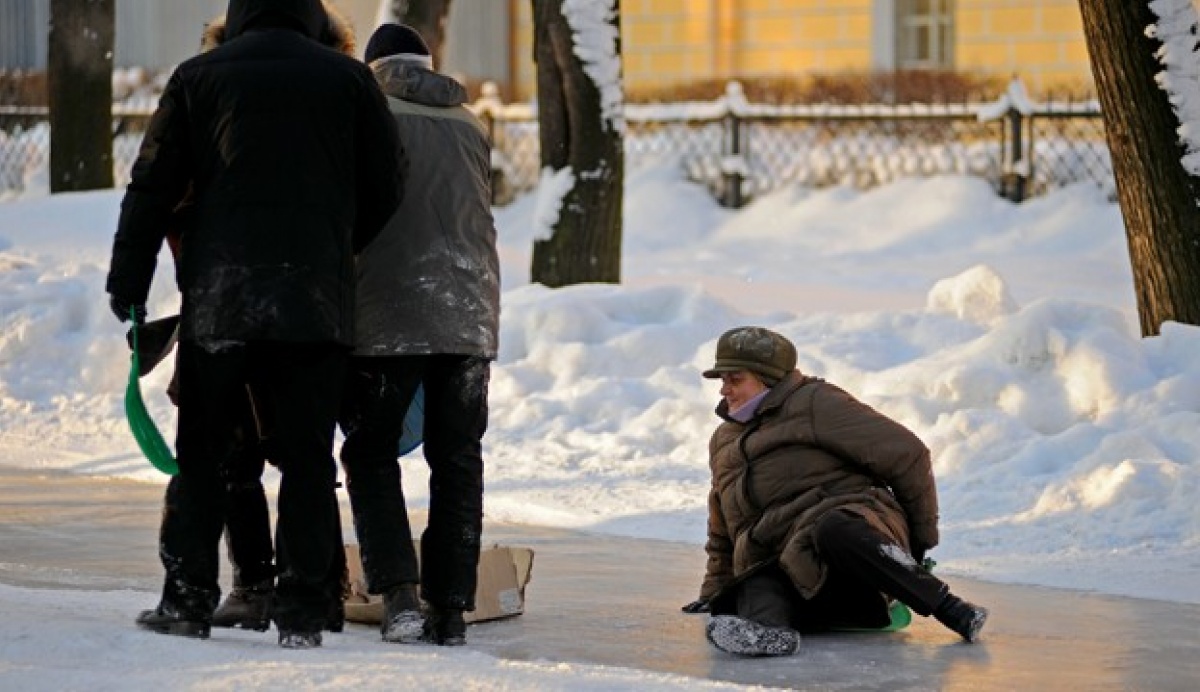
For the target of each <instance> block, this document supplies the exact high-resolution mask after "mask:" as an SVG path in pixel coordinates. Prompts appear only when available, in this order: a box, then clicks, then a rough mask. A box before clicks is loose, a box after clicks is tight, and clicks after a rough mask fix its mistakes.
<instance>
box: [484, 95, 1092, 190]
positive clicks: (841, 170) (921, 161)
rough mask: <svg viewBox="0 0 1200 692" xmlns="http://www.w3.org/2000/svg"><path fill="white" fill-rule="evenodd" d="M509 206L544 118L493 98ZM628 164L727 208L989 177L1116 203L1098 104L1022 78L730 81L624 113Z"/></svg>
mask: <svg viewBox="0 0 1200 692" xmlns="http://www.w3.org/2000/svg"><path fill="white" fill-rule="evenodd" d="M475 110H476V112H477V113H479V114H480V115H481V116H482V117H483V118H484V121H485V122H486V123H487V124H488V126H489V128H490V129H491V132H492V139H493V142H494V143H495V152H496V153H495V167H496V168H497V173H498V181H499V184H498V185H497V186H496V194H497V195H498V196H499V198H500V201H505V200H507V199H508V198H510V197H511V196H512V195H515V194H518V193H521V192H525V191H528V190H531V189H533V188H534V187H535V186H536V185H537V182H538V178H539V176H540V170H539V167H540V165H541V163H540V159H539V155H538V137H537V115H536V112H535V111H534V109H533V108H532V107H530V106H528V105H505V104H502V103H500V102H499V101H498V100H497V99H495V98H494V97H490V96H488V95H485V96H484V98H482V99H480V100H479V101H477V102H476V103H475ZM625 121H626V126H627V128H626V136H625V156H626V165H627V167H636V166H638V165H640V164H642V163H644V162H646V161H648V160H653V159H663V158H671V159H675V160H677V161H678V162H679V164H680V165H681V166H682V167H683V168H684V170H685V171H686V172H687V174H688V177H689V178H690V179H692V180H694V181H696V182H699V183H702V184H704V185H706V186H707V187H708V188H709V189H710V190H711V191H712V193H713V194H714V195H715V196H716V197H717V198H718V199H719V200H720V201H721V202H722V204H725V205H726V206H731V207H738V206H741V205H743V204H744V203H746V202H747V201H748V200H750V199H752V198H754V197H757V196H760V195H762V194H763V193H765V192H769V191H770V190H773V189H776V188H778V187H781V186H784V185H805V186H811V187H828V186H831V185H853V186H855V187H859V188H868V187H873V186H876V185H881V184H884V183H887V182H889V181H892V180H896V179H898V178H902V177H910V176H933V175H943V174H964V175H973V176H977V177H981V178H984V179H985V180H987V181H988V182H989V183H991V184H992V186H993V187H994V188H995V189H996V192H997V193H998V194H1000V195H1002V196H1004V197H1006V198H1008V199H1012V200H1015V201H1020V200H1023V199H1025V198H1027V197H1030V196H1036V195H1041V194H1045V193H1046V192H1047V191H1049V190H1053V189H1056V188H1060V187H1064V186H1067V185H1072V184H1075V183H1079V182H1090V183H1093V184H1095V185H1097V186H1099V187H1100V188H1101V189H1103V190H1104V191H1105V192H1106V193H1107V194H1108V195H1109V196H1110V197H1112V196H1114V195H1115V186H1114V181H1113V176H1112V165H1111V162H1110V160H1109V155H1108V144H1107V141H1106V139H1105V133H1104V123H1103V119H1102V117H1101V114H1100V108H1099V105H1098V104H1096V103H1095V102H1084V103H1079V102H1069V103H1045V104H1038V103H1034V102H1032V101H1031V100H1030V99H1029V98H1028V97H1027V96H1026V95H1025V91H1024V89H1023V87H1022V86H1021V85H1020V83H1019V82H1014V83H1013V84H1012V85H1010V87H1009V89H1008V91H1007V92H1006V93H1004V94H1002V95H1001V96H1000V97H999V98H998V99H997V100H995V101H992V102H989V103H979V104H910V105H863V106H823V105H813V106H774V105H763V104H753V103H749V102H747V101H746V99H745V97H744V96H743V94H742V91H741V87H740V85H738V84H737V83H736V82H732V83H730V85H729V87H728V89H727V90H726V93H725V95H724V96H723V97H721V98H719V99H716V100H714V101H709V102H696V103H679V104H662V105H635V104H629V105H626V107H625Z"/></svg>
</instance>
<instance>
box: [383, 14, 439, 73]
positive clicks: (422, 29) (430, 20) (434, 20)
mask: <svg viewBox="0 0 1200 692" xmlns="http://www.w3.org/2000/svg"><path fill="white" fill-rule="evenodd" d="M451 2H452V0H394V3H393V8H394V9H393V11H394V12H395V14H396V21H397V22H399V23H401V24H407V25H409V26H411V27H412V28H414V29H416V30H417V33H419V34H421V38H423V39H425V43H427V44H429V54H430V55H432V56H433V65H434V67H435V68H437V69H441V67H442V54H443V53H444V52H445V50H444V47H445V45H446V18H447V17H449V16H450V3H451Z"/></svg>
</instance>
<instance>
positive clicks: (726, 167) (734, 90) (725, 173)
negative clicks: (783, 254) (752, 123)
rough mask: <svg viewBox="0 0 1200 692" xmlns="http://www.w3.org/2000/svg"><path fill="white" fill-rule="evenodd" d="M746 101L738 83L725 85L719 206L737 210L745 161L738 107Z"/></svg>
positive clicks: (740, 202) (739, 204)
mask: <svg viewBox="0 0 1200 692" xmlns="http://www.w3.org/2000/svg"><path fill="white" fill-rule="evenodd" d="M745 101H746V95H745V92H744V91H743V90H742V85H741V83H740V82H729V83H728V84H726V85H725V103H726V107H727V111H726V114H725V131H726V134H727V137H726V138H725V144H726V147H725V148H726V150H725V151H723V152H721V205H722V206H724V207H729V208H732V209H738V208H740V207H741V206H742V205H743V204H745V200H744V199H743V197H742V183H743V182H744V181H745V179H746V175H745V174H746V166H745V159H744V157H743V156H742V120H741V118H740V117H738V111H739V110H740V109H739V108H738V106H739V105H741V104H744V103H745Z"/></svg>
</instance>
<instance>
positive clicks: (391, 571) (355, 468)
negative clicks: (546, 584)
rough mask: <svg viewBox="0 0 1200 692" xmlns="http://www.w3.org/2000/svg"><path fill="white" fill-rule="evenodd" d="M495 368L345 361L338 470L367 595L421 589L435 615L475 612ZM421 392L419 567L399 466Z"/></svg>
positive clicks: (434, 360) (483, 363) (435, 359)
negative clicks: (424, 485) (423, 475)
mask: <svg viewBox="0 0 1200 692" xmlns="http://www.w3.org/2000/svg"><path fill="white" fill-rule="evenodd" d="M490 376H491V364H490V362H489V361H488V360H486V359H483V358H476V357H469V356H459V355H445V354H435V355H427V356H395V357H354V358H352V359H351V362H350V368H349V373H348V375H347V385H346V391H345V397H346V399H345V404H344V406H343V410H342V414H341V416H340V422H341V425H342V432H343V433H344V434H345V436H346V440H345V442H344V443H343V445H342V454H341V458H342V466H343V468H344V469H345V472H346V486H347V489H348V490H349V493H350V505H351V508H352V509H353V513H354V529H355V532H356V533H357V534H358V542H359V546H360V548H361V553H362V560H363V573H364V575H365V576H366V578H367V588H368V589H369V590H370V591H371V592H372V593H386V592H387V591H388V590H389V589H391V588H392V587H394V586H397V585H400V584H416V583H420V585H421V596H422V597H423V598H424V599H425V600H426V601H427V602H429V603H430V604H432V605H435V606H438V607H441V608H453V609H461V610H472V609H474V607H475V586H476V570H477V568H478V564H479V548H480V540H481V533H482V531H483V454H482V440H483V435H484V432H485V431H486V430H487V416H488V408H487V393H488V381H489V378H490ZM418 384H423V385H424V388H425V425H424V452H425V460H426V462H427V463H428V464H429V470H430V477H429V523H428V525H427V526H426V528H425V531H424V533H423V534H422V536H421V560H420V567H419V569H418V562H417V556H416V551H415V550H414V548H413V543H412V528H411V527H410V526H409V521H408V511H407V507H406V505H405V502H404V492H403V488H402V486H401V472H400V463H399V461H398V460H397V455H398V453H399V445H400V435H401V432H402V430H403V422H404V416H405V413H406V412H407V411H408V407H409V404H410V403H411V402H412V399H413V395H414V394H415V393H416V389H417V385H418Z"/></svg>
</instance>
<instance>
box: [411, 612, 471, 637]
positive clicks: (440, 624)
mask: <svg viewBox="0 0 1200 692" xmlns="http://www.w3.org/2000/svg"><path fill="white" fill-rule="evenodd" d="M421 639H422V640H423V641H427V642H430V643H433V644H437V645H438V646H462V645H463V644H466V643H467V624H466V623H465V622H464V621H463V612H462V611H461V610H456V609H453V608H438V607H436V606H430V608H429V615H428V616H427V617H426V618H425V628H424V633H423V634H422V636H421Z"/></svg>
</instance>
